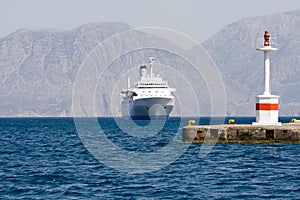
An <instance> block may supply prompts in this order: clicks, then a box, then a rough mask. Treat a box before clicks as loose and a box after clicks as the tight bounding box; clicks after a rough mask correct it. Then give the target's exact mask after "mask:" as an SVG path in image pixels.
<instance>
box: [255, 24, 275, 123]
mask: <svg viewBox="0 0 300 200" xmlns="http://www.w3.org/2000/svg"><path fill="white" fill-rule="evenodd" d="M256 50H258V51H262V52H263V53H264V82H265V87H264V93H263V94H262V95H258V96H256V122H253V125H278V126H280V125H281V122H278V99H279V96H276V95H272V94H271V89H270V52H272V51H277V49H276V48H273V47H272V44H271V40H270V33H269V31H268V30H266V31H265V35H264V42H263V47H261V48H257V49H256Z"/></svg>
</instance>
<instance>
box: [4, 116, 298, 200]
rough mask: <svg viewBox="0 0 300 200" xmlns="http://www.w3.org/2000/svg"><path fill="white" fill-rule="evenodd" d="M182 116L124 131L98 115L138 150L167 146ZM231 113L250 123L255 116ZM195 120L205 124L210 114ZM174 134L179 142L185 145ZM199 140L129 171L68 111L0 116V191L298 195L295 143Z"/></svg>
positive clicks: (26, 195)
mask: <svg viewBox="0 0 300 200" xmlns="http://www.w3.org/2000/svg"><path fill="white" fill-rule="evenodd" d="M290 119H291V118H290V117H284V118H281V119H280V121H282V122H288V121H289V120H290ZM180 120H181V119H180V118H170V119H169V120H168V121H167V122H166V124H165V126H164V128H163V129H162V130H161V131H160V132H159V133H157V134H156V135H155V136H152V137H147V138H135V137H133V136H128V135H126V134H124V133H122V130H120V129H119V128H118V125H117V123H115V120H114V119H113V118H100V119H98V121H99V124H100V125H101V126H102V128H103V130H104V132H105V134H106V136H107V138H108V139H109V140H110V141H112V142H113V143H114V144H115V145H116V146H120V147H121V148H122V149H124V150H125V151H129V152H137V153H141V152H142V153H151V152H156V151H158V150H159V149H161V148H163V147H165V146H167V145H168V144H169V143H170V142H171V141H172V140H173V139H174V138H175V137H176V133H177V131H178V129H180V127H179V121H180ZM184 120H186V121H185V122H184V123H185V124H186V123H187V119H184ZM226 120H227V119H226ZM235 120H236V123H251V122H252V121H253V120H254V118H253V117H238V118H235ZM199 123H200V124H207V123H209V118H200V122H199ZM137 124H138V125H139V126H146V125H147V122H137ZM176 142H177V143H176V145H177V146H178V147H179V148H180V147H181V146H184V145H188V144H184V143H182V142H181V141H176ZM206 145H207V146H209V145H208V144H206ZM202 146H203V145H188V147H187V149H186V151H185V152H184V153H183V154H182V155H180V156H179V158H178V159H177V160H175V161H174V162H172V163H170V164H168V165H165V166H162V167H161V168H160V169H158V170H155V171H149V172H145V173H127V172H124V171H120V170H117V169H114V168H111V167H110V166H107V165H106V164H104V163H103V162H101V161H99V160H97V159H96V158H95V157H94V156H93V154H92V153H91V152H90V151H88V150H87V148H86V147H85V146H84V144H83V142H82V140H81V139H80V137H79V134H78V132H77V129H76V126H75V124H74V120H73V119H72V118H1V119H0V199H115V198H116V199H119V198H121V199H299V198H300V156H299V155H300V145H298V144H290V143H284V144H216V145H214V146H210V147H211V151H210V152H209V153H208V154H207V155H206V156H204V157H199V152H200V151H201V147H202ZM108 153H109V152H108ZM169 153H170V154H169V155H171V154H172V152H169ZM163 156H168V154H167V155H163ZM111 159H112V160H114V159H117V157H114V156H112V157H111ZM128 167H130V166H128ZM140 167H143V163H141V166H140Z"/></svg>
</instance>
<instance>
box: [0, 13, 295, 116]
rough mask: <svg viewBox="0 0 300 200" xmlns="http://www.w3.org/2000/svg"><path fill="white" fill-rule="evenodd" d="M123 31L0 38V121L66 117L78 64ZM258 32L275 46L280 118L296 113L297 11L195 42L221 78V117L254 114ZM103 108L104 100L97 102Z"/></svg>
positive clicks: (109, 27) (259, 76) (259, 75)
mask: <svg viewBox="0 0 300 200" xmlns="http://www.w3.org/2000/svg"><path fill="white" fill-rule="evenodd" d="M129 29H131V27H130V26H129V25H127V24H125V23H95V24H86V25H82V26H80V27H78V28H76V29H73V30H70V31H53V30H51V31H49V30H38V31H33V30H24V29H22V30H21V29H20V30H17V31H15V32H14V33H12V34H10V35H8V36H6V37H4V38H0V69H1V73H0V91H1V95H0V99H1V105H0V116H72V89H73V85H74V80H75V78H76V74H77V72H78V69H79V67H80V65H81V64H82V62H83V60H84V59H85V58H86V57H87V55H88V54H89V53H90V52H91V51H92V50H93V49H94V48H95V47H96V46H97V45H98V44H99V43H100V42H102V41H104V40H105V39H107V38H109V37H111V36H112V35H114V34H117V33H120V32H122V31H125V30H129ZM265 29H269V30H270V33H271V35H272V36H273V37H277V42H278V44H277V45H276V47H277V48H278V51H277V52H274V53H272V54H271V80H272V83H271V87H272V93H273V94H276V95H280V96H281V99H280V114H281V115H300V109H299V108H300V101H299V99H300V92H299V91H300V89H299V88H300V79H299V77H300V68H299V62H300V56H299V55H300V47H299V41H300V10H296V11H291V12H286V13H280V14H274V15H268V16H259V17H251V18H245V19H242V20H239V21H237V22H234V23H232V24H229V25H227V26H226V27H224V28H223V29H222V30H220V31H219V32H218V33H216V34H215V35H214V36H212V37H211V38H209V39H207V40H206V41H205V42H203V43H202V46H203V47H204V48H205V49H206V50H207V52H208V53H209V55H210V56H211V57H212V59H213V60H214V62H215V63H216V65H217V66H218V68H219V70H220V72H221V75H222V78H223V80H224V84H225V88H226V95H227V98H226V99H224V101H225V102H226V104H227V113H226V114H227V115H238V116H241V115H252V116H253V115H255V96H256V95H258V94H261V93H262V92H263V54H262V53H261V52H257V51H256V50H255V49H256V45H257V43H256V38H262V37H263V34H264V30H265ZM145 38H146V37H145ZM123 45H133V44H130V43H125V44H123ZM152 53H153V54H157V55H158V56H161V57H163V56H165V54H163V53H157V52H155V51H153V52H152ZM147 56H148V55H146V54H143V53H139V54H137V57H138V58H139V59H140V58H141V59H142V58H144V57H147ZM130 59H131V61H132V58H130ZM130 59H129V58H127V59H124V63H121V64H122V65H126V62H129V61H130ZM164 59H169V58H167V57H165V58H164ZM137 60H138V59H137ZM121 64H119V65H118V67H121ZM114 71H115V72H117V71H120V70H118V69H114ZM107 81H110V82H111V81H116V80H112V79H108V80H107ZM104 84H105V83H104ZM177 87H180V84H179V85H178V86H177ZM203 101H206V99H205V98H204V100H203ZM105 102H106V104H107V102H108V100H107V98H106V97H105V95H104V96H103V102H101V103H100V104H103V105H104V104H105ZM104 107H105V106H104ZM191 109H192V108H191ZM101 112H102V110H101ZM99 115H103V116H106V115H109V112H108V111H107V110H105V109H103V112H102V113H99Z"/></svg>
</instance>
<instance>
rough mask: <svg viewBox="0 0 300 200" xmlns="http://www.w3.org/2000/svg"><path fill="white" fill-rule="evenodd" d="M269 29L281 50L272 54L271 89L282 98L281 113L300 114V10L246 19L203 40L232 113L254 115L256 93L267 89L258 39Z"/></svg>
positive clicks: (229, 111)
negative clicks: (220, 79) (219, 75)
mask: <svg viewBox="0 0 300 200" xmlns="http://www.w3.org/2000/svg"><path fill="white" fill-rule="evenodd" d="M266 29H268V30H269V31H270V34H271V37H276V38H277V44H276V46H275V47H276V48H278V51H277V52H272V53H271V54H270V60H271V90H272V94H276V95H280V97H281V98H280V104H279V107H280V108H279V109H280V115H300V109H299V108H300V101H299V99H300V78H299V77H300V68H299V66H300V65H299V64H300V56H299V55H300V46H299V41H300V10H295V11H290V12H285V13H280V14H274V15H267V16H259V17H250V18H245V19H242V20H239V21H237V22H234V23H232V24H229V25H227V26H226V27H224V28H223V29H222V30H220V31H219V32H218V33H216V34H215V35H214V36H212V37H211V38H209V39H207V40H206V41H204V42H203V44H202V45H203V47H204V48H205V49H206V50H207V51H208V53H209V54H210V55H211V57H212V59H213V60H214V62H215V63H216V65H217V66H218V68H219V70H220V72H221V74H222V76H223V80H224V82H225V86H226V94H227V112H228V114H229V115H254V114H255V96H256V95H259V94H262V93H263V89H264V88H263V87H264V82H263V81H264V76H263V73H264V61H263V53H262V52H259V51H256V47H257V38H263V35H264V31H265V30H266Z"/></svg>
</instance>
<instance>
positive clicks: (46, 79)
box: [0, 23, 130, 116]
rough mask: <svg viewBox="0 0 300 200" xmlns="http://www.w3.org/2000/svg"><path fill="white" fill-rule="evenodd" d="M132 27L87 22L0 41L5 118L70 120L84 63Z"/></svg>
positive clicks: (25, 32) (0, 107)
mask: <svg viewBox="0 0 300 200" xmlns="http://www.w3.org/2000/svg"><path fill="white" fill-rule="evenodd" d="M128 29H130V26H129V25H127V24H124V23H99V24H86V25H83V26H80V27H78V28H76V29H74V30H71V31H52V30H41V31H33V30H24V29H22V30H17V31H16V32H14V33H12V34H10V35H8V36H7V37H5V38H2V39H1V41H0V69H1V73H0V91H1V95H0V102H1V104H0V115H1V116H70V114H71V105H72V87H73V83H74V79H75V76H76V73H77V71H78V68H79V66H80V65H81V63H82V61H83V59H84V58H85V57H86V56H87V54H88V53H89V52H90V51H91V50H92V49H94V48H95V47H96V45H98V44H99V43H100V42H101V41H103V40H105V39H106V38H108V37H110V36H111V35H114V34H116V33H119V32H122V31H124V30H128Z"/></svg>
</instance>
